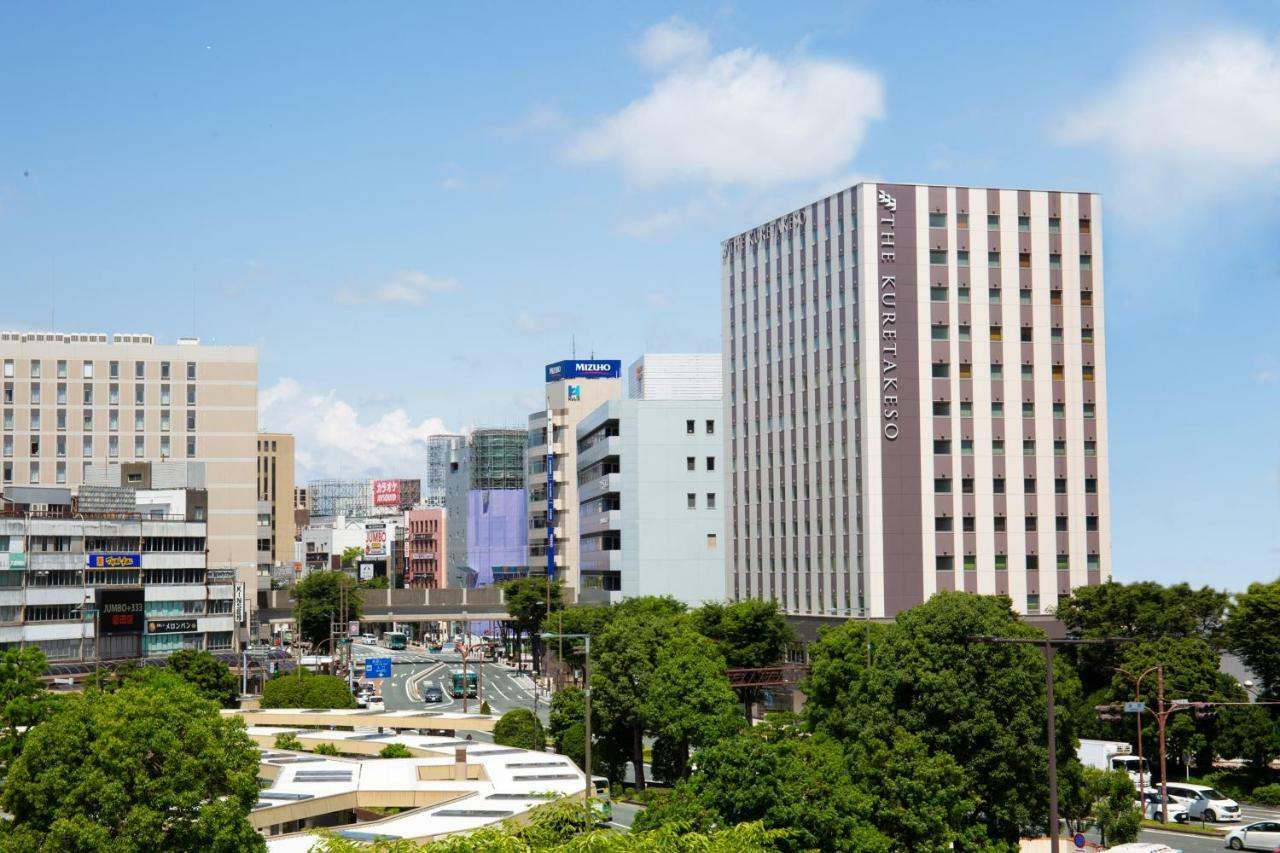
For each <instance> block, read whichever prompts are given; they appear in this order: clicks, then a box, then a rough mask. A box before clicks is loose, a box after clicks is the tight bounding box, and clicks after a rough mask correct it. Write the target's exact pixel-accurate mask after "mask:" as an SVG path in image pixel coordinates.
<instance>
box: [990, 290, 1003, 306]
mask: <svg viewBox="0 0 1280 853" xmlns="http://www.w3.org/2000/svg"><path fill="white" fill-rule="evenodd" d="M987 301H988V302H990V303H991V304H992V305H999V304H1000V288H998V287H989V288H987Z"/></svg>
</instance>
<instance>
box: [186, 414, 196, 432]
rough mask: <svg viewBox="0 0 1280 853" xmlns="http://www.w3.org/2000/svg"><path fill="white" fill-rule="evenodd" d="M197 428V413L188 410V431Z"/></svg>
mask: <svg viewBox="0 0 1280 853" xmlns="http://www.w3.org/2000/svg"><path fill="white" fill-rule="evenodd" d="M195 428H196V413H195V412H187V432H194V431H195Z"/></svg>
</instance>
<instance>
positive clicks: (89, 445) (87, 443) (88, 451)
mask: <svg viewBox="0 0 1280 853" xmlns="http://www.w3.org/2000/svg"><path fill="white" fill-rule="evenodd" d="M80 455H81V456H83V457H84V458H85V459H89V458H91V457H92V456H93V436H91V435H86V436H85V437H84V440H83V441H82V442H81V445H80Z"/></svg>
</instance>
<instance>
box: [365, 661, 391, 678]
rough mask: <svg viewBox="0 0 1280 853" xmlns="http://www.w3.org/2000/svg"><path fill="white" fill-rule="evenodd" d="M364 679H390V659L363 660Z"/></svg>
mask: <svg viewBox="0 0 1280 853" xmlns="http://www.w3.org/2000/svg"><path fill="white" fill-rule="evenodd" d="M364 677H365V678H390V677H391V658H365V659H364Z"/></svg>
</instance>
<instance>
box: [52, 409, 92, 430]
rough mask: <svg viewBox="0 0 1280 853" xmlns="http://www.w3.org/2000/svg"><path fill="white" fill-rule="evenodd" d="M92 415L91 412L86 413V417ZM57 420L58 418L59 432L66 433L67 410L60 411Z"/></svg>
mask: <svg viewBox="0 0 1280 853" xmlns="http://www.w3.org/2000/svg"><path fill="white" fill-rule="evenodd" d="M91 414H92V413H91V412H85V415H91ZM57 418H58V431H59V432H65V431H66V429H67V410H66V409H58V414H57Z"/></svg>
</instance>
